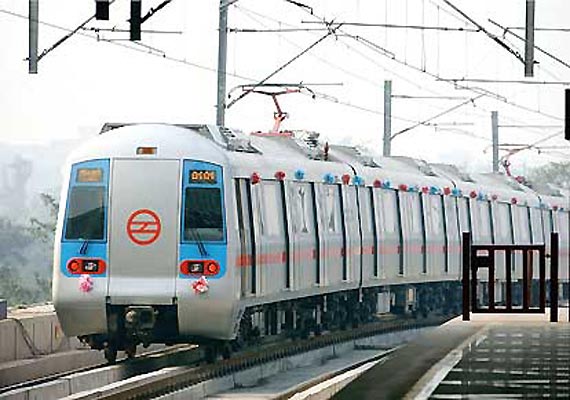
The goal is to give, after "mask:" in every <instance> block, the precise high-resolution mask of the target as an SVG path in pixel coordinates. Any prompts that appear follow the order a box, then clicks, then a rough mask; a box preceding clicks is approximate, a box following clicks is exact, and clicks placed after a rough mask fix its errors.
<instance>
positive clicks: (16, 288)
mask: <svg viewBox="0 0 570 400" xmlns="http://www.w3.org/2000/svg"><path fill="white" fill-rule="evenodd" d="M32 277H33V279H32V280H31V281H30V282H26V280H25V278H23V277H22V276H21V275H20V274H19V273H18V270H17V269H15V268H12V267H9V266H0V297H2V298H5V299H6V300H7V301H8V305H9V306H16V305H21V304H32V303H39V302H45V301H47V300H48V299H49V298H50V295H51V293H50V292H51V282H50V281H49V280H48V279H45V278H41V277H40V275H39V274H38V273H37V272H35V273H34V274H33V275H32Z"/></svg>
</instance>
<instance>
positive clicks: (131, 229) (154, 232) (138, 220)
mask: <svg viewBox="0 0 570 400" xmlns="http://www.w3.org/2000/svg"><path fill="white" fill-rule="evenodd" d="M161 229H162V227H161V224H160V217H159V216H158V214H157V213H155V212H154V211H152V210H148V209H140V210H137V211H135V212H133V213H132V214H131V215H130V216H129V219H128V220H127V235H128V236H129V238H130V239H131V241H133V243H135V244H138V245H139V246H148V245H149V244H152V243H154V242H155V241H156V240H157V239H158V237H159V236H160V231H161Z"/></svg>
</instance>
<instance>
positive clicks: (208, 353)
mask: <svg viewBox="0 0 570 400" xmlns="http://www.w3.org/2000/svg"><path fill="white" fill-rule="evenodd" d="M204 358H205V359H206V362H207V363H208V364H213V363H215V362H216V360H217V359H218V347H217V346H216V345H215V344H208V345H205V346H204Z"/></svg>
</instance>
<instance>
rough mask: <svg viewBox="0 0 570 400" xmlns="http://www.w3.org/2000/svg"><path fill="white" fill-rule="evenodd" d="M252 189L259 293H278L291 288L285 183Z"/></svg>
mask: <svg viewBox="0 0 570 400" xmlns="http://www.w3.org/2000/svg"><path fill="white" fill-rule="evenodd" d="M251 189H252V207H253V210H254V223H255V228H254V229H255V230H256V235H255V246H256V250H255V251H256V265H257V266H258V268H257V278H258V282H259V285H258V289H259V290H258V293H259V294H262V295H266V294H271V293H277V292H280V291H282V290H285V289H286V288H287V287H288V286H289V260H288V254H287V243H286V237H287V236H286V231H287V230H286V221H285V203H284V201H283V200H284V196H283V188H282V185H281V182H277V181H270V180H262V181H261V183H258V184H256V185H253V186H252V188H251Z"/></svg>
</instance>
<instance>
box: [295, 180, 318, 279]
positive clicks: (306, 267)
mask: <svg viewBox="0 0 570 400" xmlns="http://www.w3.org/2000/svg"><path fill="white" fill-rule="evenodd" d="M289 204H290V209H289V211H290V212H289V215H290V224H291V244H290V247H291V251H292V253H293V257H292V262H293V266H292V267H293V289H310V288H313V287H314V286H315V284H317V283H318V272H319V271H318V260H317V236H316V226H315V208H314V193H313V187H312V184H310V183H301V182H291V183H290V185H289Z"/></svg>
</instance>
